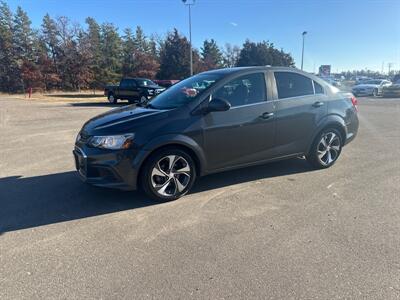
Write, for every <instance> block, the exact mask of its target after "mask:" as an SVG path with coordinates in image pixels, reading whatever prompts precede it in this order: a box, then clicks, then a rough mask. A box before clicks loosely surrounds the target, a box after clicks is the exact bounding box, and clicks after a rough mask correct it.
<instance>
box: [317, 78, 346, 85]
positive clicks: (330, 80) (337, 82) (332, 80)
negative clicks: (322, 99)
mask: <svg viewBox="0 0 400 300" xmlns="http://www.w3.org/2000/svg"><path fill="white" fill-rule="evenodd" d="M321 78H322V79H323V80H325V81H326V82H328V83H329V84H331V85H333V86H336V87H341V86H342V83H341V82H340V80H339V79H337V78H333V77H321Z"/></svg>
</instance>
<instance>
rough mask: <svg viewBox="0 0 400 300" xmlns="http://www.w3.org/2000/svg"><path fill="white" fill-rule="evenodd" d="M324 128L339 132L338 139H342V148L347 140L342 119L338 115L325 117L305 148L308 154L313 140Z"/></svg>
mask: <svg viewBox="0 0 400 300" xmlns="http://www.w3.org/2000/svg"><path fill="white" fill-rule="evenodd" d="M326 128H334V129H336V130H338V131H339V133H340V137H341V139H342V146H344V145H345V143H346V138H347V127H346V124H345V122H344V120H343V118H342V117H340V116H339V115H328V116H326V117H325V118H324V119H323V120H322V121H321V122H320V124H319V126H318V127H317V129H316V130H315V133H314V134H313V136H312V138H311V140H310V142H309V144H308V148H307V152H306V153H308V152H310V149H311V147H312V144H313V142H314V140H315V138H316V137H317V136H318V135H319V134H320V133H321V132H322V131H323V130H325V129H326Z"/></svg>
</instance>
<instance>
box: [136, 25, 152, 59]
mask: <svg viewBox="0 0 400 300" xmlns="http://www.w3.org/2000/svg"><path fill="white" fill-rule="evenodd" d="M133 43H134V45H135V49H136V50H137V51H140V52H143V53H146V52H148V51H149V45H148V42H147V38H146V36H145V34H144V32H143V29H142V27H140V26H137V27H136V32H135V36H134V37H133Z"/></svg>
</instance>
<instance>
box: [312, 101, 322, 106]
mask: <svg viewBox="0 0 400 300" xmlns="http://www.w3.org/2000/svg"><path fill="white" fill-rule="evenodd" d="M322 105H324V102H321V101H317V102H314V104H313V105H312V106H313V107H321V106H322Z"/></svg>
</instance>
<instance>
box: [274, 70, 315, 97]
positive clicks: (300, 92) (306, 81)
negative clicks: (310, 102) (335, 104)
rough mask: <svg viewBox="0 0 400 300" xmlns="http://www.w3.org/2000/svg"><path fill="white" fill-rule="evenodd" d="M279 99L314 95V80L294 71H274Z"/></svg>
mask: <svg viewBox="0 0 400 300" xmlns="http://www.w3.org/2000/svg"><path fill="white" fill-rule="evenodd" d="M274 76H275V81H276V88H277V90H278V97H279V99H283V98H291V97H299V96H306V95H313V94H314V88H313V83H312V80H311V79H310V78H308V77H306V76H303V75H301V74H297V73H293V72H274Z"/></svg>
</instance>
